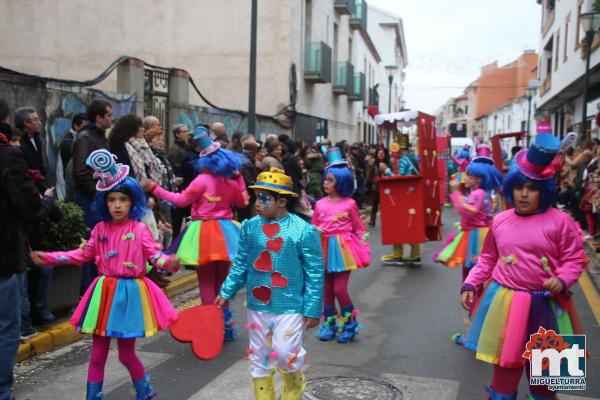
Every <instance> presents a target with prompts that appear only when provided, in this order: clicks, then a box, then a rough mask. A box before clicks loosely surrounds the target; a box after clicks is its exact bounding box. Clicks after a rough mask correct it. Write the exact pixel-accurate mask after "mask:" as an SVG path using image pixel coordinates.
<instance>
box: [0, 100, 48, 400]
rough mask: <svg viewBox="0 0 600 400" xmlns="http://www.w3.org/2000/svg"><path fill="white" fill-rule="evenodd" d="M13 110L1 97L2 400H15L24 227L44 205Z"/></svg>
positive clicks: (0, 281)
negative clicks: (16, 143) (16, 134)
mask: <svg viewBox="0 0 600 400" xmlns="http://www.w3.org/2000/svg"><path fill="white" fill-rule="evenodd" d="M11 136H12V135H11V127H10V125H9V108H8V105H7V103H6V101H5V100H4V99H3V98H2V97H0V254H2V257H0V304H1V305H2V306H1V307H0V360H2V361H1V362H0V399H1V400H6V399H13V397H12V396H11V390H12V384H13V368H14V365H15V361H16V357H17V349H18V348H19V338H20V325H21V324H20V303H21V285H20V275H22V274H23V273H24V271H25V270H26V268H27V264H26V257H27V248H26V242H25V233H24V225H25V223H26V222H31V220H32V219H35V217H36V215H37V213H38V211H39V208H40V203H41V198H40V195H39V192H38V191H37V189H36V187H35V185H34V184H33V181H32V180H31V177H30V176H29V174H28V173H27V169H28V166H27V164H26V162H25V160H24V158H23V155H22V154H21V152H20V151H19V150H18V149H15V148H14V147H12V146H10V145H9V144H8V143H9V141H10V138H11Z"/></svg>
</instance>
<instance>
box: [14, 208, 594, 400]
mask: <svg viewBox="0 0 600 400" xmlns="http://www.w3.org/2000/svg"><path fill="white" fill-rule="evenodd" d="M446 211H447V212H445V213H444V222H445V224H446V225H445V226H446V227H451V226H452V222H453V221H454V220H456V218H457V217H456V215H455V214H454V213H452V212H451V211H448V210H446ZM370 240H371V246H372V255H373V260H375V262H373V264H372V266H371V267H369V268H368V269H365V270H361V271H356V272H353V274H352V278H351V284H350V285H351V294H352V297H353V301H354V304H355V306H356V307H357V308H359V309H360V310H361V314H360V315H359V320H360V323H361V324H362V325H363V326H364V328H363V330H362V331H361V332H360V335H359V337H358V340H356V341H355V342H354V343H351V344H347V345H340V344H338V343H337V342H327V343H324V342H320V341H318V340H317V339H315V338H314V337H313V333H314V331H313V332H311V333H309V334H308V335H307V337H306V338H305V347H306V348H307V351H308V359H307V377H308V379H309V380H311V379H317V378H325V377H367V378H370V379H372V378H374V379H375V381H365V382H364V385H362V382H360V381H358V384H356V382H357V381H344V380H342V379H337V380H334V381H333V383H332V384H331V386H327V383H324V385H325V388H326V390H325V389H323V390H321V392H320V393H329V394H328V395H327V397H323V398H328V399H331V400H335V399H348V400H352V399H379V398H381V399H388V398H389V399H394V398H397V399H425V400H428V399H436V400H437V399H448V400H454V399H464V400H470V399H484V398H486V396H485V391H484V386H486V385H488V384H489V383H490V382H491V367H490V366H489V365H487V364H485V363H483V362H481V361H477V360H475V358H474V355H473V353H472V352H470V351H468V350H466V349H464V348H462V347H460V346H457V345H455V344H453V343H452V342H451V340H450V337H451V335H452V334H453V333H455V332H459V331H462V330H463V329H464V322H463V321H464V318H465V316H466V314H465V312H464V311H462V309H461V308H460V306H459V295H458V289H459V285H460V278H461V273H460V270H452V269H448V268H445V267H443V266H440V265H437V264H434V263H433V262H431V254H432V252H433V251H435V249H436V248H437V247H438V246H440V245H441V242H431V243H428V244H425V245H424V257H423V260H424V263H423V265H422V266H419V267H416V266H386V267H382V266H381V265H380V263H379V262H378V260H379V257H380V256H381V255H382V254H383V253H385V252H387V251H388V250H389V248H386V247H384V246H381V244H380V238H379V229H378V228H375V229H371V238H370ZM574 291H575V294H576V304H577V307H578V310H579V313H580V317H581V319H582V323H583V324H584V326H585V328H586V330H587V346H588V352H589V353H590V354H591V358H590V359H589V360H588V362H587V389H586V390H585V391H581V392H569V393H565V394H564V395H561V396H560V398H561V399H567V400H575V399H590V398H599V399H600V379H599V378H600V361H599V359H598V356H599V354H600V353H599V352H598V350H597V349H598V348H600V327H599V326H598V323H597V321H595V320H594V317H593V314H592V312H591V309H590V306H589V304H588V303H587V301H586V299H585V297H584V295H583V293H582V291H581V289H580V288H579V287H578V286H577V287H576V288H575V290H574ZM194 297H197V292H190V293H187V294H185V295H182V297H180V298H178V299H177V300H176V301H177V302H178V303H179V304H180V305H181V304H186V303H187V304H189V302H190V300H192V299H193V298H194ZM244 297H245V293H240V294H239V295H238V298H237V300H236V301H235V302H234V309H235V312H236V318H237V320H238V321H239V325H240V326H242V327H243V326H244V324H245V320H246V318H245V311H244V309H243V304H242V303H243V299H244ZM90 343H91V342H90V340H88V339H86V340H83V341H80V342H77V343H75V344H73V345H70V346H68V347H66V348H63V349H60V350H57V351H54V352H52V353H48V354H45V355H42V356H38V357H37V358H34V359H32V360H29V361H27V362H24V363H22V364H20V365H19V366H18V368H17V371H16V380H17V385H16V393H15V395H16V396H17V399H19V400H25V399H30V400H37V399H44V400H48V399H77V400H79V399H81V398H83V397H84V393H85V380H86V369H87V359H88V356H89V347H90ZM138 345H139V354H140V357H141V358H142V360H143V361H144V363H145V364H146V367H147V369H148V372H149V373H150V374H151V375H152V376H153V379H152V383H153V385H154V387H155V389H156V390H157V392H158V397H157V398H159V399H169V400H188V399H193V400H197V399H213V398H225V399H228V400H237V399H252V398H253V397H252V392H251V382H250V378H249V375H248V373H247V370H246V361H244V360H243V359H242V358H243V356H244V355H245V350H246V348H247V347H248V343H247V335H246V332H245V331H244V330H243V329H242V330H241V332H240V335H239V338H238V340H237V341H235V342H229V343H226V344H225V346H224V349H223V352H222V354H221V355H220V356H219V357H218V358H217V359H215V360H213V361H210V362H204V361H199V360H197V359H196V358H194V356H193V355H192V353H191V351H190V349H189V347H188V346H187V345H184V344H181V343H178V342H176V341H175V340H173V339H172V338H171V337H170V335H169V333H168V332H161V333H160V334H158V335H156V336H154V337H152V338H148V339H145V340H141V341H139V343H138ZM381 381H385V382H387V383H388V384H391V385H393V386H394V387H395V388H396V389H394V390H396V396H397V397H389V396H391V395H387V394H386V393H387V392H386V390H384V389H385V387H384V389H381V386H378V388H375V387H372V386H369V385H371V384H373V383H375V384H377V383H378V382H379V383H380V382H381ZM380 389H381V390H383V391H381V392H380V391H379V390H380ZM388 389H389V387H388ZM131 390H132V389H131V384H130V381H129V377H128V374H127V371H126V370H125V369H124V367H122V366H121V365H120V364H119V362H118V360H117V356H116V349H114V351H112V350H111V354H110V356H109V361H108V363H107V369H106V377H105V385H104V391H105V398H104V399H105V400H116V399H119V400H121V399H129V398H132V392H131ZM317 392H318V391H317ZM519 393H520V397H519V398H525V397H524V396H525V394H526V393H527V388H526V385H525V378H523V379H522V382H521V388H520V391H519ZM385 396H388V397H385Z"/></svg>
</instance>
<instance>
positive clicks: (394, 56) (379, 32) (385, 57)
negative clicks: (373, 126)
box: [367, 5, 408, 113]
mask: <svg viewBox="0 0 600 400" xmlns="http://www.w3.org/2000/svg"><path fill="white" fill-rule="evenodd" d="M382 23H386V24H389V23H396V24H398V26H399V27H400V28H399V29H400V34H401V35H404V32H403V30H402V29H401V27H402V20H401V18H400V17H399V16H396V15H394V14H392V13H390V12H388V11H385V10H382V9H380V8H377V7H374V6H371V5H369V14H368V17H367V31H368V32H369V36H371V39H372V40H373V43H375V47H376V48H377V51H378V52H379V54H380V56H381V62H380V63H379V66H378V71H377V76H378V79H379V80H378V82H377V83H379V86H378V90H377V92H378V93H379V111H380V112H381V113H387V112H388V103H389V95H390V85H389V81H388V76H387V75H386V73H385V66H386V65H396V66H397V67H398V68H397V69H396V73H395V75H394V80H393V83H392V87H391V90H392V101H391V111H392V112H394V111H398V110H400V108H401V101H402V95H403V91H404V89H403V88H404V86H403V84H404V81H403V76H404V68H405V67H406V65H407V64H408V60H407V59H405V58H404V57H403V56H402V54H401V51H400V48H399V47H398V45H397V42H396V31H395V29H394V28H393V27H390V26H381V24H382ZM405 51H406V49H405Z"/></svg>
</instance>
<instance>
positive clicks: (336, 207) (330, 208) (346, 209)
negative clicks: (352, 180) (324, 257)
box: [311, 197, 367, 239]
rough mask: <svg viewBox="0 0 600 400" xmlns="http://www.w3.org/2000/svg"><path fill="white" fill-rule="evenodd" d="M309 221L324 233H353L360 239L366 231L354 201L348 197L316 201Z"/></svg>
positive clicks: (326, 198)
mask: <svg viewBox="0 0 600 400" xmlns="http://www.w3.org/2000/svg"><path fill="white" fill-rule="evenodd" d="M311 223H312V224H313V225H315V226H317V227H319V228H321V229H323V230H324V231H325V235H337V234H341V233H354V234H355V235H356V236H357V237H358V238H359V239H362V238H363V236H364V235H365V233H366V231H367V230H366V228H365V224H364V222H363V221H362V219H361V218H360V213H359V211H358V207H357V206H356V202H355V201H354V200H353V199H352V198H350V197H344V198H341V199H339V200H331V199H330V198H329V197H324V198H322V199H321V200H319V201H317V203H316V204H315V209H314V213H313V217H312V221H311Z"/></svg>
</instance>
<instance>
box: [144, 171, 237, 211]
mask: <svg viewBox="0 0 600 400" xmlns="http://www.w3.org/2000/svg"><path fill="white" fill-rule="evenodd" d="M152 193H153V194H155V195H156V196H157V197H159V198H161V199H163V200H166V201H168V202H170V203H171V204H173V205H175V206H177V207H179V208H183V207H187V206H189V205H190V204H192V218H194V219H201V220H208V219H233V210H232V207H238V208H242V207H245V206H246V205H247V204H248V192H247V191H246V184H245V183H244V178H243V177H242V176H241V175H238V176H237V177H236V178H235V179H227V178H225V177H222V176H215V175H212V174H210V173H202V174H199V175H198V176H197V177H196V178H195V179H194V180H193V181H192V183H191V184H190V185H189V186H188V187H187V188H186V189H185V190H184V191H183V192H181V193H173V192H169V191H168V190H165V189H163V188H161V187H160V186H155V187H154V189H153V190H152Z"/></svg>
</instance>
